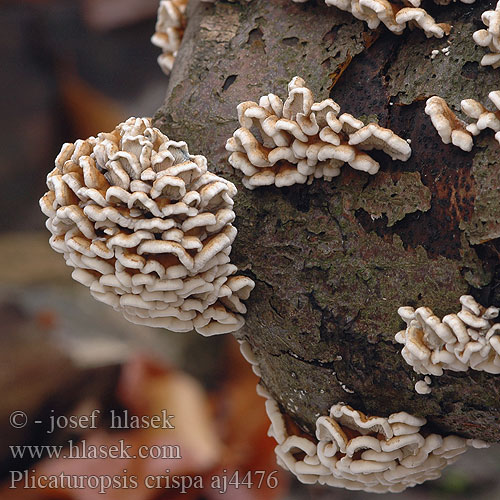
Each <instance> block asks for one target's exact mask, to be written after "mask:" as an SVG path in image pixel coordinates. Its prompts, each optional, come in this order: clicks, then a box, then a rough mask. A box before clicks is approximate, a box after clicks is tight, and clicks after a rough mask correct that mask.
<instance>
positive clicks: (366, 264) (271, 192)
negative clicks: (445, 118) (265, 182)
mask: <svg viewBox="0 0 500 500" xmlns="http://www.w3.org/2000/svg"><path fill="white" fill-rule="evenodd" d="M424 3H425V4H426V6H427V7H428V10H429V11H430V12H431V13H432V14H433V15H434V16H435V18H436V19H437V20H438V22H449V23H450V24H452V25H453V30H452V33H451V35H450V36H449V37H447V38H444V39H436V38H430V39H427V38H426V37H425V35H424V33H423V32H422V31H421V30H418V29H416V30H413V31H410V30H407V31H405V33H404V34H403V35H401V36H396V35H393V34H392V33H390V32H388V31H387V30H386V29H385V28H384V27H380V29H378V30H370V29H368V27H367V26H366V24H364V23H362V22H360V21H357V20H355V19H354V18H353V17H352V16H351V15H350V14H348V13H345V12H341V11H339V10H337V9H335V8H333V7H327V6H326V5H324V3H323V2H322V1H321V0H312V1H310V2H308V3H303V4H296V3H292V1H291V0H273V1H269V0H252V1H251V2H250V3H247V2H245V1H244V0H242V1H241V2H239V3H238V2H237V3H227V2H224V1H219V2H217V3H216V4H207V3H200V2H199V1H197V0H194V1H193V0H192V1H191V2H190V4H189V7H188V14H189V22H188V26H187V30H186V32H185V36H184V40H183V43H182V47H181V49H180V51H179V54H178V58H177V61H176V64H175V66H174V69H173V72H172V74H171V76H170V81H169V86H168V91H167V97H166V100H165V103H164V105H163V106H162V107H161V108H160V109H159V111H158V112H157V114H156V116H155V123H156V125H157V126H159V127H160V128H161V129H162V130H163V131H164V132H165V133H167V135H168V136H170V137H171V138H172V139H176V140H185V141H187V142H188V144H189V147H190V151H191V152H192V153H194V154H203V155H205V156H206V157H207V158H208V161H209V165H210V168H211V169H212V170H213V171H215V172H217V173H219V174H221V175H223V176H224V177H226V178H228V179H230V180H231V181H233V182H234V183H235V184H236V185H237V187H238V189H239V194H238V196H237V199H236V203H235V211H236V214H237V220H236V226H237V227H238V231H239V234H238V237H237V239H236V242H235V244H234V246H233V252H232V261H233V262H234V263H235V264H236V265H238V267H239V268H240V270H241V271H242V272H243V273H244V274H248V275H249V276H251V277H252V278H253V279H254V280H255V282H256V284H257V286H256V288H255V290H254V292H253V294H252V296H251V299H250V300H249V301H248V309H249V310H248V314H247V315H246V318H247V322H246V327H245V328H244V329H243V330H242V331H240V332H239V333H238V335H239V336H240V337H244V338H246V339H247V340H248V341H249V342H250V344H251V345H252V347H253V348H254V350H255V352H256V355H257V357H258V359H259V362H260V366H261V370H262V379H263V382H264V384H265V385H266V387H267V388H268V389H269V391H270V392H271V394H272V395H273V396H274V397H275V398H276V399H277V400H278V402H279V403H280V405H281V407H282V408H283V409H284V410H285V411H286V412H287V413H288V414H289V415H290V416H292V418H293V419H294V420H295V421H296V422H297V423H298V424H299V425H300V426H301V427H302V428H303V429H304V430H306V431H309V432H313V431H314V423H315V420H316V418H317V416H318V414H326V413H327V411H328V409H329V407H330V406H331V405H332V404H334V403H337V402H339V401H344V402H346V403H348V404H350V405H351V406H353V407H354V408H356V409H360V410H362V411H365V412H367V413H369V414H374V415H381V416H386V415H388V414H389V413H391V412H395V411H403V410H404V411H407V412H409V413H412V414H415V415H422V416H426V417H427V419H428V420H429V422H430V426H431V427H432V428H433V430H435V431H438V432H442V433H449V432H453V433H457V434H459V435H462V436H466V437H476V438H483V439H486V440H489V441H498V440H500V398H499V396H498V395H499V393H500V376H495V375H488V374H486V373H484V372H477V371H472V370H469V372H467V373H453V372H445V375H443V376H442V377H434V378H433V384H432V393H431V394H429V395H419V394H417V393H416V392H415V390H414V384H415V382H416V381H417V380H418V379H420V378H422V377H421V376H417V375H416V374H415V373H414V372H413V370H412V368H411V367H410V366H408V365H407V364H406V363H405V361H404V360H403V358H402V357H401V354H400V351H401V346H400V345H399V344H396V342H395V341H394V335H395V333H396V332H397V331H398V330H400V329H401V328H402V327H403V325H404V324H403V323H402V321H401V320H400V318H399V316H398V315H397V309H398V307H399V306H403V305H411V306H421V305H425V306H428V307H430V308H432V309H433V310H434V312H435V314H437V315H438V316H440V317H442V316H443V315H445V314H448V313H451V312H457V311H458V310H459V308H460V305H459V302H458V298H459V297H460V296H461V295H462V294H466V293H471V294H473V295H474V296H475V297H476V298H477V300H478V301H479V302H481V303H482V304H484V305H497V306H498V305H500V288H499V287H498V286H497V285H498V283H499V281H500V266H499V265H498V262H499V260H498V257H499V250H500V244H499V240H498V237H499V236H500V197H499V191H498V190H499V188H500V161H499V153H500V150H499V146H498V144H497V143H496V142H495V141H494V139H493V136H492V135H490V134H482V135H481V136H479V137H478V138H477V139H476V140H475V142H476V146H475V147H474V149H473V151H472V152H471V153H464V152H462V151H461V150H459V149H458V148H456V147H453V146H446V145H444V144H442V142H441V140H440V139H439V137H438V135H437V133H436V131H435V130H434V128H433V126H432V124H431V122H430V119H429V118H428V117H427V116H426V115H425V114H424V107H425V100H426V98H427V97H430V96H432V95H436V94H437V95H440V96H441V97H443V98H444V99H446V100H447V102H448V103H449V104H450V105H451V106H452V107H453V108H455V110H458V109H459V104H460V100H461V99H462V98H476V99H478V100H480V101H481V102H483V103H486V102H487V99H486V97H487V94H488V92H489V91H491V90H497V89H498V88H499V87H500V85H499V83H500V73H499V71H500V70H497V72H495V71H494V70H492V69H491V68H482V67H481V66H480V65H479V64H478V62H479V61H480V59H481V57H482V55H483V54H484V49H482V48H480V47H478V46H476V45H475V43H474V42H473V40H472V33H473V32H474V31H475V30H477V29H479V28H480V27H481V21H480V18H481V13H482V12H483V11H484V10H486V9H487V8H492V7H493V6H494V3H495V2H493V1H487V2H483V1H481V2H476V4H475V5H465V4H462V3H457V4H452V5H451V6H447V7H438V6H435V5H434V4H433V3H432V2H430V1H428V2H424ZM444 47H450V50H449V55H448V56H445V55H444V53H442V52H440V53H439V55H438V56H437V57H435V58H434V59H432V58H431V51H432V50H434V49H438V50H440V49H442V48H444ZM295 75H299V76H301V77H302V78H304V79H305V80H306V83H307V85H308V86H309V87H310V88H311V90H312V91H313V92H314V94H315V97H316V100H317V101H319V100H321V99H324V98H327V97H328V96H330V97H332V98H333V99H334V100H335V101H337V102H338V103H339V104H340V105H341V112H348V113H351V114H353V115H354V116H357V117H369V118H370V119H372V120H373V119H374V120H377V121H378V122H379V123H380V124H381V125H382V126H385V127H389V128H392V129H393V130H394V131H395V132H396V133H397V134H398V135H400V136H402V137H404V138H409V139H411V146H412V150H413V153H412V157H411V158H410V160H409V161H408V162H405V163H402V162H399V161H391V160H390V159H389V158H388V157H387V156H385V155H383V154H382V155H377V154H376V153H375V154H374V156H375V157H376V159H377V160H378V161H379V162H380V163H381V165H382V167H381V170H380V172H379V173H378V174H376V175H375V176H369V175H368V174H365V173H363V172H359V171H355V170H352V169H351V168H349V167H345V168H344V169H343V172H342V175H341V176H340V177H337V178H334V179H333V180H332V181H331V182H326V181H324V180H321V179H320V180H315V181H314V182H313V183H312V184H311V185H295V186H292V187H289V188H281V189H278V188H274V187H266V188H259V189H256V190H254V191H249V190H247V189H245V188H244V187H243V186H242V184H241V173H240V172H234V171H233V170H232V169H231V167H230V166H229V165H228V163H227V156H228V155H227V153H226V151H225V149H224V146H225V141H226V139H227V138H229V137H230V136H231V135H232V133H233V131H234V130H235V129H236V128H238V123H237V115H236V106H237V104H238V103H239V102H241V101H246V100H253V101H258V99H259V97H260V96H261V95H264V94H267V93H269V92H273V93H275V94H277V95H280V96H281V97H282V98H284V97H286V93H287V92H286V86H287V83H288V81H289V80H290V79H291V78H292V77H293V76H295ZM479 242H483V243H481V244H479Z"/></svg>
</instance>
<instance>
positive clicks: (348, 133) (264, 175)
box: [226, 76, 411, 189]
mask: <svg viewBox="0 0 500 500" xmlns="http://www.w3.org/2000/svg"><path fill="white" fill-rule="evenodd" d="M237 109H238V120H239V122H240V125H241V127H240V128H239V129H238V130H236V131H235V132H234V134H233V137H231V138H230V139H228V141H227V143H226V149H227V150H228V151H230V152H231V155H230V157H229V163H230V164H231V165H232V166H233V167H234V168H236V169H238V170H241V171H242V172H243V175H244V177H243V185H244V186H245V187H247V188H248V189H254V188H256V187H258V186H268V185H272V184H274V185H276V186H277V187H282V186H290V185H292V184H295V183H299V184H303V183H305V182H306V181H310V182H311V181H312V180H313V178H319V177H323V178H324V179H325V180H331V179H332V178H333V177H335V176H338V175H340V169H341V167H342V166H343V165H344V163H348V164H349V165H350V166H351V167H352V168H354V169H356V170H362V171H365V172H368V173H369V174H375V173H376V172H378V170H379V168H380V165H379V163H378V162H377V161H375V160H374V159H373V158H372V157H371V156H369V155H368V154H366V153H365V152H364V150H371V149H380V150H382V151H384V152H385V153H386V154H388V155H389V156H390V157H391V158H392V159H393V160H402V161H406V160H407V159H408V158H409V157H410V155H411V148H410V146H409V144H408V143H407V141H405V140H404V139H402V138H401V137H399V136H398V135H396V134H395V133H394V132H393V131H392V130H390V129H386V128H383V127H380V126H379V125H377V124H376V123H369V124H368V125H365V124H364V123H363V122H362V121H360V120H358V119H356V118H354V117H353V116H352V115H350V114H348V113H343V114H341V115H340V116H339V112H340V106H339V105H338V104H337V103H336V102H335V101H334V100H332V99H325V100H324V101H321V102H314V98H313V94H312V92H311V91H310V90H309V89H308V88H307V87H306V86H305V82H304V80H303V79H302V78H299V77H298V76H296V77H294V78H293V79H292V81H291V82H290V83H289V84H288V98H287V99H286V100H285V102H283V101H282V100H281V99H280V98H279V97H278V96H276V95H274V94H268V95H265V96H263V97H261V98H260V101H259V104H257V103H256V102H253V101H247V102H243V103H241V104H239V105H238V108H237Z"/></svg>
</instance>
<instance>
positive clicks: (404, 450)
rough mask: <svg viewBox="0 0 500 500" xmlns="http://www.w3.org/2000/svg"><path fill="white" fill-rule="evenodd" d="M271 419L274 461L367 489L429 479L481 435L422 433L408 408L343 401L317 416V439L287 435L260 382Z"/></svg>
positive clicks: (324, 480) (306, 475)
mask: <svg viewBox="0 0 500 500" xmlns="http://www.w3.org/2000/svg"><path fill="white" fill-rule="evenodd" d="M257 392H259V394H260V395H261V396H263V397H265V398H266V411H267V414H268V416H269V419H270V420H271V426H270V428H269V432H268V434H269V436H271V437H273V438H274V439H275V440H276V442H277V443H278V446H276V448H275V452H276V455H277V461H278V464H279V465H281V466H282V467H283V468H285V469H287V470H289V471H290V472H292V473H293V474H294V475H295V476H296V477H297V478H298V479H299V481H301V482H303V483H306V484H323V485H329V486H336V487H341V488H346V489H349V490H362V491H367V492H371V493H385V492H393V493H397V492H401V491H403V490H405V489H406V488H408V487H411V486H415V485H417V484H420V483H423V482H424V481H427V480H430V479H437V478H438V477H440V476H441V471H442V470H443V469H444V468H445V467H446V466H447V465H450V464H452V463H453V462H454V461H455V460H456V459H457V457H458V456H459V455H461V454H462V453H464V452H465V451H467V448H468V447H469V446H473V447H475V448H482V447H487V446H488V445H487V444H486V443H485V442H483V441H480V440H471V439H464V438H461V437H458V436H446V437H443V436H441V435H439V434H430V433H428V432H425V431H423V432H422V426H424V425H425V424H426V419H425V418H421V417H415V416H413V415H410V414H408V413H406V412H399V413H393V414H392V415H389V417H387V418H385V417H374V416H367V415H364V414H363V413H361V412H360V411H357V410H354V409H353V408H351V407H350V406H348V405H345V404H344V403H338V404H336V405H334V406H332V407H331V409H330V413H329V414H328V415H325V416H320V417H319V418H318V419H317V420H316V439H317V441H316V442H314V441H313V440H311V439H309V438H307V437H303V436H297V435H290V434H289V433H288V430H287V424H286V421H285V417H284V415H283V414H282V413H281V411H280V408H279V406H278V403H277V402H276V401H275V400H274V399H273V398H272V397H271V396H270V394H269V393H268V392H267V391H266V390H265V389H264V388H263V387H262V386H261V385H258V386H257Z"/></svg>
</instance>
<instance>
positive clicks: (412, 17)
mask: <svg viewBox="0 0 500 500" xmlns="http://www.w3.org/2000/svg"><path fill="white" fill-rule="evenodd" d="M292 1H294V2H296V3H303V2H306V1H307V0H292ZM462 2H464V3H472V2H474V0H472V1H471V0H462ZM325 3H326V5H329V6H333V7H337V8H338V9H340V10H344V11H346V12H350V13H351V14H352V15H353V16H354V17H355V18H356V19H359V20H360V21H364V22H365V23H367V24H368V27H369V28H370V29H375V28H377V27H378V26H379V25H380V23H382V24H384V25H385V26H386V27H387V28H388V29H389V30H390V31H392V32H393V33H395V34H397V35H400V34H401V33H403V31H404V30H405V29H406V27H407V25H409V26H410V27H417V28H421V29H422V30H424V32H425V34H426V36H427V37H431V36H434V37H436V38H442V37H443V36H444V35H449V33H450V30H451V26H450V25H449V24H446V23H436V21H435V20H434V18H433V17H432V16H431V15H430V14H429V13H428V12H427V11H426V10H424V9H421V8H420V4H421V2H420V0H402V2H389V1H388V0H325ZM436 3H440V2H438V1H436ZM447 3H449V2H447ZM402 4H403V5H402Z"/></svg>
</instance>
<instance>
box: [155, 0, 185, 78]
mask: <svg viewBox="0 0 500 500" xmlns="http://www.w3.org/2000/svg"><path fill="white" fill-rule="evenodd" d="M187 3H188V0H161V1H160V6H159V7H158V19H157V21H156V28H155V33H154V35H153V36H152V37H151V42H152V43H153V44H154V45H156V46H157V47H160V48H161V49H162V51H163V52H162V54H160V56H158V64H159V65H160V68H161V69H162V71H163V72H164V73H165V74H166V75H168V74H169V73H170V71H172V67H173V65H174V61H175V57H176V56H177V51H178V50H179V47H180V45H181V40H182V36H183V34H184V29H185V27H186V15H185V12H186V7H187Z"/></svg>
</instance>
